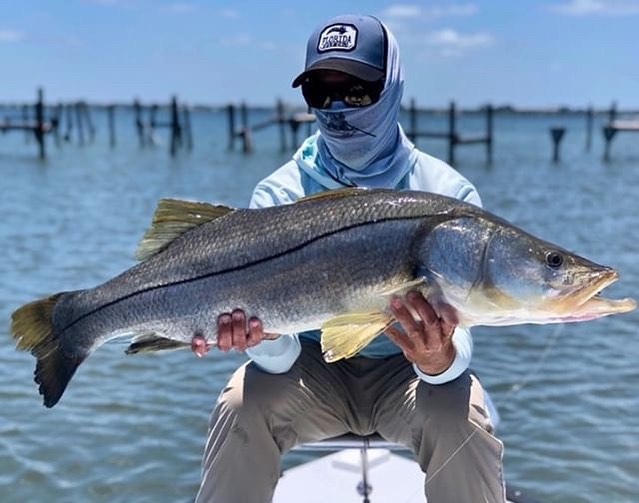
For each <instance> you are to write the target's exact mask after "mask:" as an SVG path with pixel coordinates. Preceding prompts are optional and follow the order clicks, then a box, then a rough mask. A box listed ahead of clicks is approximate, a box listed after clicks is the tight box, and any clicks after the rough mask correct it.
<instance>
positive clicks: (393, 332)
mask: <svg viewBox="0 0 639 503" xmlns="http://www.w3.org/2000/svg"><path fill="white" fill-rule="evenodd" d="M384 333H385V334H386V335H387V336H388V338H389V339H390V340H391V341H393V342H394V343H395V344H397V346H399V349H401V350H402V351H403V352H404V353H406V352H411V351H412V350H413V348H414V346H413V343H412V342H411V340H410V339H409V338H408V337H406V334H405V333H404V332H402V331H401V330H400V329H399V328H396V327H393V326H391V327H388V328H387V329H386V331H385V332H384Z"/></svg>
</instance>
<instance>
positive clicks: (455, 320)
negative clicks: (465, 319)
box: [438, 304, 459, 328]
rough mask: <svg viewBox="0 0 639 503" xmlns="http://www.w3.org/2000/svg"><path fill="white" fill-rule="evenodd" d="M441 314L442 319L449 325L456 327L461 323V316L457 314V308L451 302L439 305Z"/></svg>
mask: <svg viewBox="0 0 639 503" xmlns="http://www.w3.org/2000/svg"><path fill="white" fill-rule="evenodd" d="M438 311H439V315H440V316H441V319H442V321H443V322H444V323H445V324H446V325H448V326H449V327H451V326H452V327H453V328H454V327H456V326H457V325H459V316H457V310H456V309H455V308H454V307H453V306H451V305H450V304H441V305H440V306H439V309H438Z"/></svg>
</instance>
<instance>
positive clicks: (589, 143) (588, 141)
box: [586, 105, 594, 152]
mask: <svg viewBox="0 0 639 503" xmlns="http://www.w3.org/2000/svg"><path fill="white" fill-rule="evenodd" d="M593 118H594V112H593V110H592V105H589V106H588V110H586V152H590V150H591V148H592V124H593Z"/></svg>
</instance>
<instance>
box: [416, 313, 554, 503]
mask: <svg viewBox="0 0 639 503" xmlns="http://www.w3.org/2000/svg"><path fill="white" fill-rule="evenodd" d="M564 331H565V324H563V323H562V324H558V325H555V328H554V330H553V332H552V334H550V336H549V337H548V338H547V340H546V344H545V346H544V349H543V351H542V353H541V355H540V357H539V359H538V361H537V363H536V364H535V366H534V367H533V368H532V370H531V371H530V372H528V374H526V375H525V376H524V377H523V378H522V379H521V380H520V381H519V382H518V383H515V384H513V385H512V386H511V387H510V391H509V392H508V393H506V395H505V396H504V397H503V399H502V400H501V401H503V402H506V401H507V399H509V398H512V397H513V396H515V395H516V394H517V393H519V392H520V391H521V390H522V389H523V388H524V387H525V386H527V385H528V383H530V381H531V380H532V379H533V378H534V377H535V375H537V374H538V373H539V371H540V370H541V367H542V365H543V364H544V361H545V360H546V359H547V358H548V355H549V354H550V350H551V349H552V348H553V347H554V346H555V345H556V344H557V341H558V340H559V337H560V335H561V334H563V333H564ZM478 431H479V428H477V429H475V430H473V431H472V433H470V434H469V435H468V436H467V437H466V439H465V440H464V441H463V442H462V443H461V444H460V445H459V447H457V448H456V449H455V450H454V451H453V452H452V453H451V455H450V456H449V457H448V458H447V459H446V461H444V463H442V464H441V466H439V467H438V468H437V470H435V472H433V474H432V475H430V476H429V475H428V474H426V481H425V482H424V490H425V489H426V487H428V484H430V483H431V482H432V481H433V479H434V478H435V477H436V476H437V475H438V474H439V473H440V472H441V471H442V470H443V469H444V468H446V466H447V465H448V463H450V462H451V461H452V460H453V458H454V457H455V456H457V454H459V452H461V450H462V449H463V448H464V447H465V446H466V444H468V442H470V441H471V440H472V438H473V437H474V436H475V434H476V433H477V432H478ZM418 492H419V489H418V490H417V491H415V492H414V493H412V494H411V495H410V497H409V498H408V499H407V500H405V502H404V503H407V502H409V501H410V500H412V499H413V498H414V497H415V495H416V494H417V493H418Z"/></svg>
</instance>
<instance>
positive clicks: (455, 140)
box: [406, 99, 493, 165]
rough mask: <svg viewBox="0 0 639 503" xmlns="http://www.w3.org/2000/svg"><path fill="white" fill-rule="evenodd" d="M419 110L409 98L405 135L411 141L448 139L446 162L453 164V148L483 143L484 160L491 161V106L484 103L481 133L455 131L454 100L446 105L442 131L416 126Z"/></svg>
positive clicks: (413, 100) (455, 114) (455, 113)
mask: <svg viewBox="0 0 639 503" xmlns="http://www.w3.org/2000/svg"><path fill="white" fill-rule="evenodd" d="M420 111H423V110H419V109H418V108H417V105H416V103H415V99H411V101H410V107H409V109H408V114H409V128H408V130H407V131H406V135H407V136H408V138H409V139H410V140H411V141H412V142H416V141H417V140H418V139H419V138H439V139H442V140H447V141H448V163H449V164H451V165H454V164H455V149H456V148H457V147H458V146H460V145H477V144H483V145H485V147H486V162H487V163H491V162H492V159H493V107H492V106H491V105H486V106H485V107H484V113H485V116H486V122H485V124H486V126H485V131H484V133H483V134H472V135H460V134H459V133H458V132H457V108H456V105H455V102H454V101H451V102H450V105H449V107H448V128H447V129H446V130H442V131H428V130H420V129H418V126H417V116H418V114H419V112H420Z"/></svg>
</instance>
